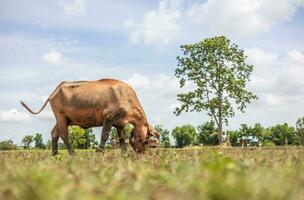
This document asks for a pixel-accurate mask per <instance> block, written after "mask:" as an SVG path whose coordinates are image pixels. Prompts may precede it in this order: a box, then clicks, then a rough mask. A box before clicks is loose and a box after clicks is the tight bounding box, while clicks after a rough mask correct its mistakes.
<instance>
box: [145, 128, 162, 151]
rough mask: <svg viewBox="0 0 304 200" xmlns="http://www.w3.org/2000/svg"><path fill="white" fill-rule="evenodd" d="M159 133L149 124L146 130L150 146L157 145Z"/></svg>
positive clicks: (154, 146)
mask: <svg viewBox="0 0 304 200" xmlns="http://www.w3.org/2000/svg"><path fill="white" fill-rule="evenodd" d="M159 137H160V133H159V132H158V131H157V130H156V129H155V128H154V127H153V126H151V125H149V130H148V146H149V147H152V148H156V147H159Z"/></svg>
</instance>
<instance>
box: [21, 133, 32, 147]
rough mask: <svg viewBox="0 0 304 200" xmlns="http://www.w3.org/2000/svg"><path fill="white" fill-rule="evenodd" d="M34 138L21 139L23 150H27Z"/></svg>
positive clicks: (27, 136)
mask: <svg viewBox="0 0 304 200" xmlns="http://www.w3.org/2000/svg"><path fill="white" fill-rule="evenodd" d="M33 139H34V136H32V135H26V136H24V137H23V138H22V143H23V144H24V148H25V149H29V148H30V145H31V143H32V142H33Z"/></svg>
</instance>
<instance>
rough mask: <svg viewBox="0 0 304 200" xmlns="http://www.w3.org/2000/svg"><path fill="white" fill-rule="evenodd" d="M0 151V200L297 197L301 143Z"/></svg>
mask: <svg viewBox="0 0 304 200" xmlns="http://www.w3.org/2000/svg"><path fill="white" fill-rule="evenodd" d="M50 154H51V153H50V151H48V150H19V151H0V163H1V164H0V171H1V173H0V199H6V200H10V199H22V200H27V199H31V200H33V199H270V200H271V199H275V200H280V199H303V197H304V190H303V187H304V150H303V148H302V147H267V148H266V147H263V148H260V147H249V148H231V147H230V148H219V147H193V148H183V149H170V148H167V149H164V148H160V149H151V150H148V151H147V152H146V154H144V155H141V154H136V153H134V152H133V151H131V149H130V148H129V151H128V152H127V153H126V154H121V152H120V150H118V149H117V150H115V149H108V150H106V152H105V153H104V154H100V153H95V152H94V151H92V150H77V156H73V157H71V156H69V155H68V154H67V152H66V151H61V152H60V155H58V156H55V157H51V156H50Z"/></svg>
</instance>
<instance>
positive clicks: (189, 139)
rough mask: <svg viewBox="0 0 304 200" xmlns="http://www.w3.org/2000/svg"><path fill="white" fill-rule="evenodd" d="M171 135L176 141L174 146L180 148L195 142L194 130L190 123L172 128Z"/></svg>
mask: <svg viewBox="0 0 304 200" xmlns="http://www.w3.org/2000/svg"><path fill="white" fill-rule="evenodd" d="M172 136H173V138H174V139H175V141H176V147H178V148H182V147H184V146H188V145H190V144H195V143H196V130H195V128H194V126H192V125H183V126H181V127H176V128H174V129H173V130H172Z"/></svg>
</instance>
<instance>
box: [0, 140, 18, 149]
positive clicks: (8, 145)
mask: <svg viewBox="0 0 304 200" xmlns="http://www.w3.org/2000/svg"><path fill="white" fill-rule="evenodd" d="M14 149H17V145H15V144H14V142H13V141H12V140H4V141H1V142H0V150H14Z"/></svg>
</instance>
